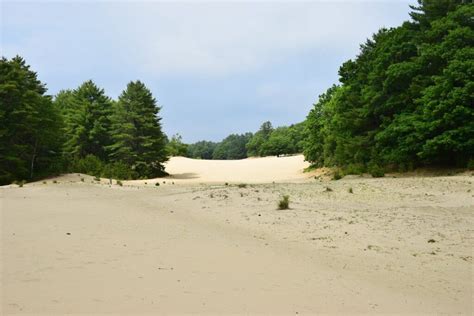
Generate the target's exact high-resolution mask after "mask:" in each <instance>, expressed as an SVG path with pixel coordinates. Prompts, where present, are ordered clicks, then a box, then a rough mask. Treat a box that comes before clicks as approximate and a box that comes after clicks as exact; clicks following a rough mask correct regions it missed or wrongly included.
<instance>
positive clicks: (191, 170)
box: [166, 155, 309, 183]
mask: <svg viewBox="0 0 474 316" xmlns="http://www.w3.org/2000/svg"><path fill="white" fill-rule="evenodd" d="M308 166H309V163H308V162H306V161H304V157H303V155H297V156H289V157H263V158H247V159H242V160H199V159H190V158H184V157H172V158H171V159H170V160H169V161H168V162H167V163H166V171H167V172H168V173H169V174H170V178H171V179H173V180H176V181H178V182H190V183H191V182H193V183H196V182H205V183H213V182H216V183H218V182H229V183H232V182H234V183H235V182H245V183H271V182H299V181H302V180H305V179H307V178H308V177H309V175H307V174H304V173H303V171H304V168H306V167H308Z"/></svg>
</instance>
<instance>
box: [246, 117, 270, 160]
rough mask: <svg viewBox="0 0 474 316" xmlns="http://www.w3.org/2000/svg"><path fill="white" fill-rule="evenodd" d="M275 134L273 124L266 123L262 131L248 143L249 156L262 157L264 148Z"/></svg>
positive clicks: (262, 126) (261, 127)
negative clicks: (272, 134)
mask: <svg viewBox="0 0 474 316" xmlns="http://www.w3.org/2000/svg"><path fill="white" fill-rule="evenodd" d="M272 132H273V126H272V123H271V122H269V121H266V122H264V123H263V124H262V125H261V126H260V129H259V130H258V131H257V132H256V133H255V134H254V135H253V136H252V137H251V138H250V140H249V142H248V143H247V145H246V147H247V151H248V155H249V156H262V154H263V153H262V151H261V150H262V146H263V144H264V143H265V142H266V141H268V138H270V134H271V133H272Z"/></svg>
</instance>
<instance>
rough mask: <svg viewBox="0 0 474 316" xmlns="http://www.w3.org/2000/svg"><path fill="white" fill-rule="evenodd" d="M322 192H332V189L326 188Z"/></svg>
mask: <svg viewBox="0 0 474 316" xmlns="http://www.w3.org/2000/svg"><path fill="white" fill-rule="evenodd" d="M324 191H326V192H332V189H331V188H330V187H326V188H324Z"/></svg>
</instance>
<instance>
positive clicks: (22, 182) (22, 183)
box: [18, 180, 26, 188]
mask: <svg viewBox="0 0 474 316" xmlns="http://www.w3.org/2000/svg"><path fill="white" fill-rule="evenodd" d="M25 183H26V181H25V180H21V181H19V182H18V186H19V187H20V188H23V185H25Z"/></svg>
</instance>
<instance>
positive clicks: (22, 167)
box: [0, 56, 62, 184]
mask: <svg viewBox="0 0 474 316" xmlns="http://www.w3.org/2000/svg"><path fill="white" fill-rule="evenodd" d="M45 93H46V88H45V85H44V84H43V83H41V82H40V81H39V80H38V78H37V75H36V73H35V72H33V71H32V70H30V66H28V65H26V62H25V61H24V60H23V59H22V58H21V57H19V56H16V57H14V58H12V59H11V60H7V59H6V58H2V59H1V60H0V184H8V183H11V182H12V181H13V180H16V179H34V178H37V177H40V176H43V175H45V174H49V173H54V172H56V171H57V169H56V168H59V166H60V158H61V154H60V147H61V141H62V137H61V133H60V129H61V125H62V118H61V116H60V112H59V110H58V108H57V107H55V106H54V105H53V103H52V101H51V97H50V96H48V95H46V94H45Z"/></svg>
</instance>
